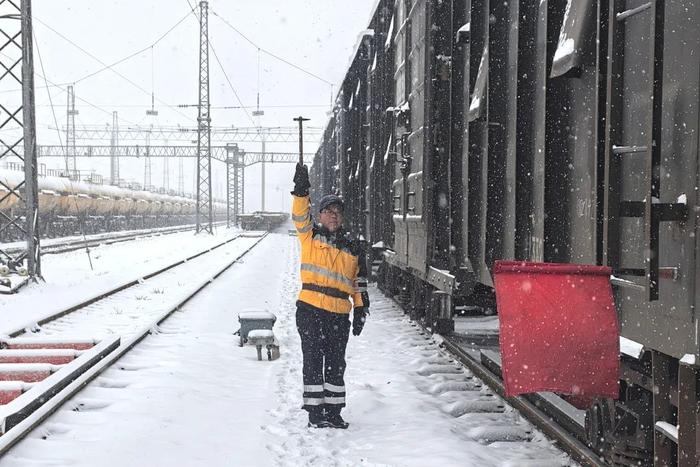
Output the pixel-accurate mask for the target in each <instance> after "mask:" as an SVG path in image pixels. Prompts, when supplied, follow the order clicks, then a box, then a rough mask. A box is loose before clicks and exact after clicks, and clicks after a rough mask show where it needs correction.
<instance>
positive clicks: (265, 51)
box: [211, 10, 333, 86]
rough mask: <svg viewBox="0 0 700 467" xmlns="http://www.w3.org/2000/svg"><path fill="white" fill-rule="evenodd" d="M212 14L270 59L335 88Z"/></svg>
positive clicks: (215, 14)
mask: <svg viewBox="0 0 700 467" xmlns="http://www.w3.org/2000/svg"><path fill="white" fill-rule="evenodd" d="M211 14H212V15H214V16H216V17H217V18H219V19H220V20H221V21H222V22H223V23H224V24H226V25H227V26H228V27H229V28H231V29H232V30H233V31H234V32H235V33H236V34H238V35H239V36H241V37H242V38H243V39H245V40H246V41H247V42H248V43H249V44H250V45H252V46H253V47H255V48H256V49H258V50H259V51H261V52H263V53H264V54H266V55H269V56H270V57H272V58H274V59H277V60H279V61H280V62H282V63H285V64H287V65H289V66H291V67H292V68H295V69H297V70H299V71H301V72H302V73H305V74H307V75H309V76H311V77H313V78H316V79H317V80H319V81H322V82H324V83H326V84H327V85H329V86H333V83H331V82H330V81H328V80H327V79H325V78H322V77H320V76H318V75H317V74H315V73H313V72H311V71H309V70H307V69H305V68H303V67H301V66H299V65H297V64H295V63H292V62H290V61H289V60H287V59H284V58H282V57H280V56H279V55H276V54H274V53H272V52H270V51H269V50H267V49H264V48H262V47H260V46H259V45H258V44H256V43H255V42H253V40H252V39H250V38H249V37H248V36H246V35H245V34H243V33H242V32H241V31H239V30H238V29H237V28H236V27H235V26H233V25H232V24H231V23H230V22H229V21H227V20H226V18H224V17H223V16H221V15H220V14H218V13H217V12H215V11H214V10H211Z"/></svg>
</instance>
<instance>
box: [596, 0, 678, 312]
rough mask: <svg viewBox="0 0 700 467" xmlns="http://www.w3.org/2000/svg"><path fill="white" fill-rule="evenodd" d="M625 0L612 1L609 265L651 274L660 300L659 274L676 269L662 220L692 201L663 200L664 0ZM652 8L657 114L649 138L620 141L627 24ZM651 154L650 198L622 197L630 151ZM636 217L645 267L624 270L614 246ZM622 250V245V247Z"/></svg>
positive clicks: (652, 291)
mask: <svg viewBox="0 0 700 467" xmlns="http://www.w3.org/2000/svg"><path fill="white" fill-rule="evenodd" d="M624 3H625V2H624V0H610V11H609V17H608V28H609V29H608V50H609V53H608V63H607V67H608V76H607V86H606V88H607V89H606V92H607V102H608V103H609V105H608V106H607V109H606V115H605V117H606V126H605V186H606V191H605V198H606V199H605V207H606V213H605V221H604V222H605V226H604V230H605V232H606V235H605V236H604V239H605V240H604V242H605V244H604V248H603V255H604V264H608V265H610V266H612V267H613V270H614V271H615V273H617V274H620V275H627V276H639V277H644V278H645V282H646V285H645V288H646V294H647V299H648V300H649V301H654V300H658V299H659V277H660V276H661V275H664V276H665V275H671V274H673V273H674V271H673V270H671V268H660V267H659V224H660V223H661V222H671V221H676V222H677V221H683V220H685V219H686V218H687V216H688V210H687V205H686V204H683V203H661V202H659V198H660V194H661V186H660V185H661V175H660V172H661V137H662V106H663V68H664V57H663V53H664V5H665V1H664V0H655V1H651V2H647V3H645V4H643V5H641V6H638V7H636V8H632V9H629V10H622V11H620V10H621V6H622V5H624ZM647 10H652V11H651V12H650V13H651V14H650V16H651V20H650V30H649V32H650V38H653V39H652V40H650V44H651V45H650V50H649V71H650V73H649V76H652V80H651V83H650V85H651V101H652V103H651V106H652V111H651V118H649V119H648V122H647V127H646V129H645V132H644V134H645V135H646V141H644V142H642V144H639V145H632V146H626V145H618V144H616V143H618V142H619V139H620V137H621V135H620V131H619V128H617V127H616V126H615V125H616V123H617V122H619V121H620V120H621V119H620V114H619V112H621V109H622V108H623V105H622V92H621V83H622V76H623V69H622V66H623V55H624V52H623V51H624V39H623V40H620V39H621V36H622V34H621V33H622V32H623V31H624V22H625V21H626V20H627V19H629V18H630V17H632V16H635V15H637V14H640V13H642V12H645V11H647ZM636 154H640V155H646V170H645V172H644V186H645V187H646V196H645V198H644V200H642V201H629V200H623V201H621V200H619V193H618V192H617V188H616V187H615V186H614V184H615V183H617V180H618V179H619V168H618V166H619V162H620V160H621V158H622V157H626V156H629V155H636ZM624 217H636V218H643V219H644V243H645V246H646V248H645V251H644V269H634V268H624V269H623V268H619V267H618V266H619V252H618V251H613V250H612V249H611V245H610V242H611V239H612V241H613V242H616V241H617V238H618V232H617V229H618V225H617V224H618V219H619V218H624ZM616 250H617V248H616Z"/></svg>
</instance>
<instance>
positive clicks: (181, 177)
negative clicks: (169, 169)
mask: <svg viewBox="0 0 700 467" xmlns="http://www.w3.org/2000/svg"><path fill="white" fill-rule="evenodd" d="M184 167H185V160H184V159H183V158H182V157H179V158H178V159H177V194H178V195H179V196H185V170H184Z"/></svg>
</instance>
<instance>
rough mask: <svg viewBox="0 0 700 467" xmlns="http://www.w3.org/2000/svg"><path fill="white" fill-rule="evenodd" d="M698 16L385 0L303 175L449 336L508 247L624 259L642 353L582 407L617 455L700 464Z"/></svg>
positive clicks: (602, 0)
mask: <svg viewBox="0 0 700 467" xmlns="http://www.w3.org/2000/svg"><path fill="white" fill-rule="evenodd" d="M698 24H700V5H699V4H698V3H697V2H693V1H691V0H678V1H674V2H668V1H663V0H654V1H649V2H647V1H643V0H626V1H624V0H576V1H574V0H568V1H566V0H539V1H519V0H509V1H507V2H504V1H496V0H380V1H379V2H378V4H377V8H376V9H375V10H374V14H373V16H372V19H371V22H370V24H369V29H368V30H367V31H365V32H363V33H362V34H361V37H360V40H359V42H358V46H357V49H356V53H355V55H354V56H353V59H352V62H351V64H350V66H349V69H348V72H347V74H346V76H345V79H344V81H343V83H342V86H341V88H340V91H339V94H338V98H337V101H336V107H335V112H334V114H333V116H332V117H331V118H330V121H329V124H328V125H327V128H326V132H325V133H324V137H323V141H322V144H321V146H320V148H319V150H318V152H317V154H316V158H315V160H314V163H313V166H312V170H311V175H312V188H313V191H312V196H313V197H314V198H316V199H318V198H319V196H320V195H321V194H322V193H323V192H329V191H335V192H337V193H340V194H342V195H343V196H344V197H345V199H346V200H347V206H348V213H347V215H348V216H349V219H348V220H349V222H350V223H351V224H352V228H353V229H359V230H360V231H362V232H363V235H364V236H365V237H366V238H367V239H368V240H369V241H370V243H371V244H372V245H374V246H375V251H381V256H380V257H379V258H380V259H381V264H380V267H379V273H378V281H379V285H380V287H382V288H383V289H384V290H385V291H387V292H388V293H390V294H391V295H393V296H397V297H398V299H399V300H400V301H402V302H403V303H404V304H405V305H406V307H407V308H408V309H409V310H410V311H411V313H412V315H413V317H414V318H416V319H421V320H423V321H424V322H425V323H426V325H428V326H430V327H432V328H434V329H435V330H437V331H439V332H441V333H449V332H451V331H452V322H453V321H452V317H453V316H454V313H455V310H456V309H458V308H461V307H465V306H473V305H479V306H481V307H484V308H493V307H494V306H495V302H494V299H493V296H494V295H493V279H492V271H493V265H494V262H495V261H497V260H500V259H506V260H509V259H510V260H512V259H515V260H527V261H537V262H555V263H578V264H596V265H607V266H610V267H612V269H613V271H614V273H613V274H614V275H613V277H612V278H611V280H612V283H613V290H614V293H615V300H616V306H617V309H618V314H619V321H620V326H621V334H622V336H623V337H624V338H628V339H631V340H633V341H636V342H637V343H639V344H641V346H643V349H644V351H643V352H642V353H641V354H640V356H638V357H639V358H631V357H628V356H623V357H622V358H623V361H622V363H623V364H622V368H623V371H622V375H621V393H620V399H619V400H617V401H612V400H601V401H599V402H598V403H597V404H596V405H595V406H594V407H593V408H592V409H591V410H589V411H588V413H587V427H588V430H589V433H588V437H589V443H590V445H591V447H593V448H594V449H597V450H599V451H600V452H601V453H602V454H603V455H604V456H605V458H606V459H607V460H608V462H610V463H616V464H615V465H651V464H655V465H675V464H679V465H696V462H697V460H698V458H699V455H698V448H699V446H698V442H697V440H696V430H697V418H698V413H700V410H699V409H700V405H699V402H698V397H699V396H698V394H700V388H699V380H698V367H697V364H698V363H700V360H698V358H700V347H699V344H698V342H700V330H699V329H698V320H697V319H696V316H695V309H696V302H697V300H698V291H697V290H696V281H697V277H696V271H697V270H698V267H699V263H698V262H697V259H696V258H697V251H698V243H697V242H698V241H699V240H698V235H697V234H698V231H697V225H696V224H697V223H696V217H697V214H696V213H697V212H698V209H697V206H698V189H697V186H698V176H699V171H698V164H697V161H698V121H699V117H700V114H699V112H698V106H699V104H700V93H699V89H698V83H699V82H700V80H699V78H700V40H699V39H700V32H699V29H698V27H697V25H698ZM426 297H427V298H426ZM664 427H675V429H672V430H668V429H664Z"/></svg>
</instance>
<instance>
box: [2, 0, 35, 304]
mask: <svg viewBox="0 0 700 467" xmlns="http://www.w3.org/2000/svg"><path fill="white" fill-rule="evenodd" d="M31 5H32V4H31V1H30V0H21V1H16V2H4V5H3V14H2V15H0V31H2V32H3V35H2V39H0V50H2V51H3V53H2V54H0V67H2V69H3V70H4V71H3V73H2V74H0V88H3V89H5V88H8V87H9V86H16V85H17V84H18V83H19V84H21V86H22V97H21V101H20V99H19V98H14V97H7V98H6V99H5V98H3V99H4V100H3V105H2V106H0V130H1V131H0V163H1V162H15V161H16V159H19V160H20V161H21V162H22V163H23V164H24V173H23V177H21V178H19V179H12V180H7V181H5V186H4V188H5V189H6V190H8V194H7V195H6V197H7V196H16V197H17V198H18V203H17V205H18V206H24V208H23V209H22V208H20V209H17V210H16V211H13V210H10V211H7V215H2V216H0V267H2V269H4V270H5V271H7V272H9V273H11V274H13V275H14V274H20V275H27V276H29V278H30V279H32V280H34V279H36V278H37V277H40V276H41V260H40V256H39V252H40V249H39V202H38V187H37V159H36V158H37V146H36V121H35V115H34V111H35V103H34V59H33V44H32V7H31ZM20 36H21V38H20ZM20 148H23V154H20V151H19V149H20ZM11 238H15V239H17V238H19V239H24V240H26V249H22V250H19V251H18V250H14V251H12V250H10V251H5V250H3V246H2V242H3V241H7V240H9V239H11ZM6 239H7V240H6ZM25 261H26V267H25ZM21 283H23V281H20V282H16V281H15V280H13V276H10V277H9V278H1V279H0V286H2V287H1V289H2V290H1V291H2V292H5V293H7V292H13V291H14V290H16V287H18V286H19V285H21Z"/></svg>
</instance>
